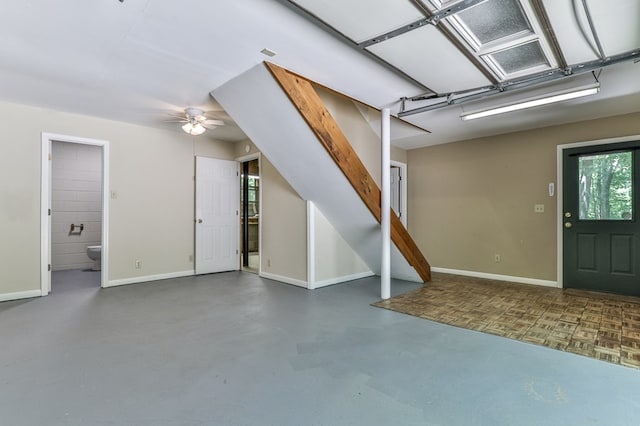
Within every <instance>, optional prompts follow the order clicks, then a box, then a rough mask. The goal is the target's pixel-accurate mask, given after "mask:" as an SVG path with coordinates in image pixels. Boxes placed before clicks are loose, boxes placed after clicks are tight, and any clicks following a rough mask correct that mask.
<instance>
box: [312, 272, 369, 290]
mask: <svg viewBox="0 0 640 426" xmlns="http://www.w3.org/2000/svg"><path fill="white" fill-rule="evenodd" d="M374 275H375V274H374V273H373V272H371V271H367V272H359V273H357V274H351V275H343V276H341V277H336V278H330V279H328V280H322V281H316V282H315V283H313V284H311V285H310V286H309V288H310V289H316V288H320V287H326V286H328V285H333V284H340V283H344V282H347V281H353V280H359V279H360V278H367V277H372V276H374Z"/></svg>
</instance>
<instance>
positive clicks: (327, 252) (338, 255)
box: [307, 202, 373, 288]
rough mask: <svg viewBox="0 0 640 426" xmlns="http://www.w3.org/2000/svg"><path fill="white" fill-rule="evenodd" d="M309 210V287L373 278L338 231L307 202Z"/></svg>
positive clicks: (371, 273)
mask: <svg viewBox="0 0 640 426" xmlns="http://www.w3.org/2000/svg"><path fill="white" fill-rule="evenodd" d="M307 208H308V209H309V210H310V212H309V214H310V219H311V220H310V223H309V227H310V230H309V231H310V233H311V234H313V236H311V237H310V238H309V239H310V240H311V241H310V243H311V244H312V245H313V246H312V247H310V248H309V249H310V250H311V252H312V256H311V257H312V258H311V259H309V260H310V261H311V262H313V263H314V264H313V267H312V268H311V273H310V275H312V276H310V277H309V287H310V288H318V287H324V286H327V285H330V284H336V283H340V282H344V281H350V280H354V279H357V278H362V277H366V276H371V275H373V272H371V269H369V267H368V266H367V264H366V263H364V261H363V260H362V259H361V258H360V256H358V254H357V253H356V252H355V251H353V249H352V248H351V247H350V246H349V244H347V242H346V241H345V240H344V238H342V237H341V236H340V234H339V233H338V231H336V229H335V228H334V227H333V225H331V223H329V221H328V220H327V218H326V217H325V216H324V215H323V214H322V212H321V211H320V210H319V209H318V208H317V207H316V206H315V205H314V204H313V203H312V202H309V203H307Z"/></svg>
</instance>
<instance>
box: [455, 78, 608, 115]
mask: <svg viewBox="0 0 640 426" xmlns="http://www.w3.org/2000/svg"><path fill="white" fill-rule="evenodd" d="M599 91H600V83H593V84H589V85H587V86H581V87H576V88H573V89H570V90H563V91H560V92H553V93H549V94H547V95H545V96H543V97H537V98H532V99H525V100H523V101H520V102H516V103H512V104H507V105H500V106H497V107H493V108H489V109H484V110H480V111H474V112H467V113H464V114H461V115H460V118H461V119H462V120H465V121H466V120H475V119H477V118H484V117H490V116H492V115H498V114H504V113H507V112H513V111H520V110H523V109H529V108H535V107H538V106H542V105H549V104H554V103H556V102H562V101H568V100H569V99H576V98H581V97H583V96H590V95H595V94H596V93H598V92H599Z"/></svg>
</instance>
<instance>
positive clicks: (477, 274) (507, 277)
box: [431, 267, 558, 288]
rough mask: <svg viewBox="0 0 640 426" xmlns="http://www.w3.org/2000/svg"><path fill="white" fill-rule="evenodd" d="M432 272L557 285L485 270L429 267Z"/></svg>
mask: <svg viewBox="0 0 640 426" xmlns="http://www.w3.org/2000/svg"><path fill="white" fill-rule="evenodd" d="M431 271H432V272H441V273H443V274H453V275H463V276H465V277H475V278H486V279H489V280H498V281H510V282H513V283H521V284H534V285H541V286H544V287H556V288H557V287H558V282H557V281H548V280H539V279H537V278H524V277H512V276H510V275H498V274H487V273H485V272H474V271H462V270H459V269H449V268H437V267H431Z"/></svg>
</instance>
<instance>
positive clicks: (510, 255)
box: [408, 113, 640, 281]
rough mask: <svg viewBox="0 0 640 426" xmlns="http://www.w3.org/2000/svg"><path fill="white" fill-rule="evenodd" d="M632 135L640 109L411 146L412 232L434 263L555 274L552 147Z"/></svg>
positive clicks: (521, 274) (508, 272) (533, 275)
mask: <svg viewBox="0 0 640 426" xmlns="http://www.w3.org/2000/svg"><path fill="white" fill-rule="evenodd" d="M635 134H640V114H639V113H636V114H630V115H624V116H619V117H611V118H605V119H600V120H593V121H588V122H581V123H574V124H569V125H562V126H554V127H548V128H542V129H537V130H531V131H524V132H518V133H512V134H507V135H501V136H495V137H486V138H480V139H475V140H469V141H463V142H458V143H451V144H445V145H438V146H434V147H427V148H421V149H415V150H411V151H410V152H409V154H410V155H409V162H408V167H409V173H408V202H409V215H408V218H409V230H410V232H411V235H412V236H413V237H414V239H415V240H416V242H417V244H418V246H419V247H420V248H421V249H422V251H423V253H424V254H425V255H426V257H427V259H428V260H429V262H430V263H431V265H432V266H435V267H442V268H452V269H459V270H466V271H475V272H484V273H493V274H500V275H510V276H517V277H525V278H536V279H542V280H552V281H555V280H556V259H557V257H556V256H557V255H556V208H557V198H556V197H555V196H554V197H549V195H548V185H549V183H550V182H557V176H556V146H557V145H562V144H567V143H572V142H580V141H588V140H597V139H605V138H612V137H619V136H628V135H635ZM534 204H544V205H545V212H544V213H542V214H540V213H538V214H536V213H534V212H533V207H534ZM495 254H500V255H501V262H500V263H496V262H495V261H494V255H495Z"/></svg>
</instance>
